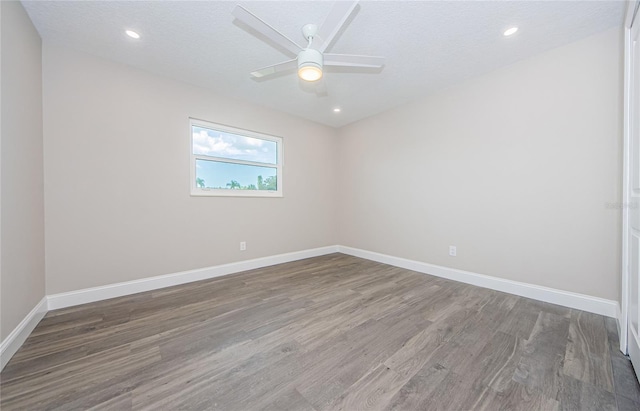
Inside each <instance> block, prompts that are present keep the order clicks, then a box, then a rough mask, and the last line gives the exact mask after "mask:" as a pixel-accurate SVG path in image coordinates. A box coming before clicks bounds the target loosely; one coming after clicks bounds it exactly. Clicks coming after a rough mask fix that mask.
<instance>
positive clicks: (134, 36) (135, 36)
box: [125, 30, 140, 39]
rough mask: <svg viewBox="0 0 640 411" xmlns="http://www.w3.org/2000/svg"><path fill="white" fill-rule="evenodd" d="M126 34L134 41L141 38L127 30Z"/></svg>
mask: <svg viewBox="0 0 640 411" xmlns="http://www.w3.org/2000/svg"><path fill="white" fill-rule="evenodd" d="M125 33H127V36H129V37H131V38H132V39H139V38H140V35H139V34H138V33H136V32H135V31H133V30H126V31H125Z"/></svg>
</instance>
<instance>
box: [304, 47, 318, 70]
mask: <svg viewBox="0 0 640 411" xmlns="http://www.w3.org/2000/svg"><path fill="white" fill-rule="evenodd" d="M308 66H315V67H317V68H319V69H320V70H322V53H320V52H319V51H318V50H314V49H304V50H302V51H301V52H300V53H299V54H298V68H302V67H308Z"/></svg>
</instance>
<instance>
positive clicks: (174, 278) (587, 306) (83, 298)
mask: <svg viewBox="0 0 640 411" xmlns="http://www.w3.org/2000/svg"><path fill="white" fill-rule="evenodd" d="M336 252H340V253H343V254H348V255H352V256H355V257H360V258H365V259H367V260H372V261H377V262H380V263H384V264H389V265H393V266H396V267H400V268H405V269H408V270H413V271H417V272H420V273H424V274H430V275H434V276H437V277H442V278H447V279H450V280H454V281H459V282H463V283H467V284H472V285H476V286H479V287H484V288H490V289H492V290H497V291H502V292H506V293H510V294H515V295H519V296H523V297H527V298H532V299H535V300H540V301H545V302H548V303H553V304H558V305H562V306H565V307H570V308H575V309H579V310H583V311H588V312H592V313H596V314H600V315H604V316H607V317H613V318H617V319H618V328H619V327H620V324H619V321H620V313H619V307H618V303H617V302H616V301H612V300H606V299H603V298H597V297H591V296H588V295H583V294H577V293H572V292H569V291H563V290H557V289H553V288H549V287H542V286H538V285H533V284H527V283H522V282H518V281H511V280H505V279H502V278H497V277H491V276H488V275H484V274H478V273H473V272H470V271H463V270H457V269H454V268H448V267H443V266H438V265H434V264H428V263H423V262H420V261H414V260H408V259H404V258H399V257H393V256H390V255H386V254H380V253H376V252H372V251H366V250H361V249H357V248H352V247H346V246H340V245H336V246H328V247H321V248H314V249H310V250H303V251H295V252H291V253H286V254H278V255H274V256H269V257H263V258H256V259H253V260H246V261H239V262H236V263H230V264H224V265H218V266H213V267H207V268H201V269H196V270H190V271H183V272H178V273H173V274H167V275H162V276H157V277H151V278H144V279H140V280H135V281H127V282H123V283H116V284H109V285H105V286H101V287H93V288H87V289H83V290H77V291H71V292H66V293H60V294H53V295H49V296H46V297H44V298H43V299H42V301H40V303H38V305H37V306H36V307H35V308H34V309H33V310H31V312H30V313H29V314H28V315H27V316H26V317H25V318H24V320H22V322H21V323H20V324H19V325H18V326H17V327H16V328H15V329H14V330H13V331H12V332H11V334H9V336H8V337H7V338H6V339H5V340H4V341H2V342H1V343H0V360H1V364H0V370H1V369H2V368H4V366H5V365H6V364H7V363H8V362H9V360H10V359H11V357H12V356H13V355H14V354H15V353H16V352H17V351H18V349H19V348H20V346H21V345H22V344H23V343H24V341H25V340H26V339H27V337H28V336H29V334H30V333H31V332H32V331H33V329H34V328H35V327H36V325H38V322H40V320H41V319H42V317H44V315H45V314H46V313H47V310H56V309H59V308H65V307H71V306H75V305H80V304H86V303H91V302H95V301H101V300H107V299H110V298H116V297H122V296H125V295H131V294H136V293H141V292H145V291H151V290H157V289H160V288H165V287H171V286H174V285H180V284H186V283H190V282H194V281H200V280H206V279H210V278H215V277H221V276H224V275H229V274H234V273H238V272H242V271H247V270H253V269H256V268H262V267H268V266H271V265H276V264H283V263H288V262H292V261H297V260H302V259H305V258H311V257H318V256H321V255H326V254H331V253H336Z"/></svg>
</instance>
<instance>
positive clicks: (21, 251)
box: [0, 1, 45, 340]
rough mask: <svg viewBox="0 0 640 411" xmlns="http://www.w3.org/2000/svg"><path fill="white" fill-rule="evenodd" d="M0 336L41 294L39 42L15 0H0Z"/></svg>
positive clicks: (42, 245) (41, 180)
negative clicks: (0, 71)
mask: <svg viewBox="0 0 640 411" xmlns="http://www.w3.org/2000/svg"><path fill="white" fill-rule="evenodd" d="M0 9H1V19H2V24H1V27H2V28H1V30H2V63H1V66H2V75H1V78H2V79H1V82H2V84H1V89H2V97H1V98H2V110H1V111H2V126H1V131H2V138H1V140H2V142H1V144H2V150H1V152H2V154H1V157H2V158H1V171H0V174H1V179H2V183H1V187H2V196H1V197H2V200H1V219H0V226H1V230H0V231H1V247H0V248H1V251H0V252H1V255H2V259H1V263H0V266H1V268H0V283H1V286H0V287H1V290H0V296H1V302H0V311H1V312H2V314H1V315H0V338H1V339H2V340H4V339H5V338H6V337H7V336H8V335H9V333H10V332H11V331H12V330H13V329H14V328H15V327H16V326H17V325H18V324H19V323H20V322H21V321H22V319H23V318H24V317H25V316H26V315H27V314H28V313H29V312H30V311H31V310H32V309H33V308H34V307H35V306H36V304H38V303H39V302H40V300H41V299H42V298H43V297H44V293H45V275H44V199H43V190H44V189H43V162H42V155H43V154H42V53H41V50H42V44H41V41H40V36H39V35H38V33H37V32H36V30H35V28H34V27H33V25H32V24H31V20H29V17H28V16H27V14H26V12H25V11H24V9H23V8H22V5H21V4H20V3H19V2H14V1H2V2H0Z"/></svg>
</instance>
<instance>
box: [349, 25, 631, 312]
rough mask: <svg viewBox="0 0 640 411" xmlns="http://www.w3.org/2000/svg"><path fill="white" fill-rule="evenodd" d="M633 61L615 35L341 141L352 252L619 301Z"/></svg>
mask: <svg viewBox="0 0 640 411" xmlns="http://www.w3.org/2000/svg"><path fill="white" fill-rule="evenodd" d="M621 62H622V35H621V31H620V30H619V29H614V30H609V31H606V32H603V33H601V34H598V35H595V36H592V37H589V38H587V39H584V40H581V41H578V42H576V43H573V44H570V45H567V46H564V47H561V48H558V49H555V50H552V51H549V52H546V53H544V54H541V55H538V56H536V57H533V58H530V59H528V60H524V61H521V62H519V63H517V64H514V65H512V66H509V67H506V68H503V69H501V70H497V71H495V72H492V73H489V74H487V75H484V76H482V77H479V78H475V79H473V80H470V81H467V82H465V83H464V84H461V85H459V86H456V87H452V88H450V89H447V90H444V91H442V92H440V93H437V94H435V95H432V96H429V97H427V98H425V99H423V100H421V101H418V102H415V103H412V104H408V105H405V106H402V107H399V108H397V109H395V110H391V111H389V112H385V113H383V114H380V115H377V116H374V117H371V118H369V119H365V120H362V121H360V122H358V123H355V124H352V125H350V126H347V127H345V128H343V129H341V130H340V132H339V139H338V142H339V146H338V153H339V155H340V182H341V184H340V187H341V191H340V193H339V196H338V201H339V209H340V210H341V211H340V214H339V224H338V227H339V237H338V238H339V240H340V242H341V244H343V245H346V246H352V247H357V248H362V249H365V250H370V251H375V252H380V253H384V254H390V255H392V256H397V257H404V258H408V259H413V260H417V261H422V262H427V263H432V264H437V265H441V266H446V267H452V268H458V269H463V270H468V271H472V272H476V273H482V274H487V275H491V276H495V277H500V278H506V279H510V280H516V281H523V282H526V283H531V284H538V285H542V286H548V287H553V288H557V289H561V290H568V291H573V292H577V293H583V294H587V295H591V296H596V297H602V298H607V299H612V300H617V299H618V294H619V291H618V290H619V289H620V285H619V273H620V263H619V260H620V235H621V234H620V210H619V209H617V208H616V205H617V204H615V203H618V202H619V201H620V197H621V177H620V170H621V157H622V155H621V153H622V148H621V147H622V86H623V84H622V72H623V71H622V64H621ZM449 245H456V246H457V249H458V256H457V257H449V255H448V247H449Z"/></svg>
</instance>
